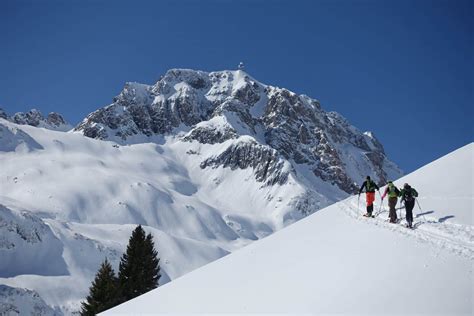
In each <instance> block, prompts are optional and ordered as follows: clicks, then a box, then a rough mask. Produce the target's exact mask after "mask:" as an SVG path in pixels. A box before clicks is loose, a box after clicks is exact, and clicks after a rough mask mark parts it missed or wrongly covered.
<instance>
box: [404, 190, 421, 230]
mask: <svg viewBox="0 0 474 316" xmlns="http://www.w3.org/2000/svg"><path fill="white" fill-rule="evenodd" d="M416 197H418V192H416V190H415V189H414V188H412V187H411V186H410V185H409V184H408V183H405V184H404V185H403V189H402V190H401V191H400V198H401V201H403V202H404V203H405V211H406V220H407V223H408V225H407V226H408V227H410V228H413V226H412V223H413V208H414V207H415V198H416Z"/></svg>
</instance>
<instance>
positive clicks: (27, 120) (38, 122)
mask: <svg viewBox="0 0 474 316" xmlns="http://www.w3.org/2000/svg"><path fill="white" fill-rule="evenodd" d="M0 117H1V118H4V119H6V120H9V121H11V122H13V123H15V124H19V125H30V126H34V127H42V128H47V129H52V130H59V131H67V130H70V129H71V128H72V126H71V125H69V124H68V123H67V122H66V120H65V119H64V118H63V116H62V115H61V114H59V113H56V112H51V113H49V114H48V115H47V116H46V117H44V116H43V114H42V113H41V112H40V111H38V110H36V109H32V110H30V111H28V112H17V113H15V114H14V115H13V116H11V117H10V116H8V114H7V113H6V112H5V111H4V110H3V109H1V108H0Z"/></svg>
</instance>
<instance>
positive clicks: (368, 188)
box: [359, 176, 379, 217]
mask: <svg viewBox="0 0 474 316" xmlns="http://www.w3.org/2000/svg"><path fill="white" fill-rule="evenodd" d="M364 188H365V200H366V201H367V213H366V214H364V216H367V217H372V212H373V211H374V201H375V190H377V191H379V187H378V186H377V184H376V183H375V182H374V181H372V180H371V179H370V176H367V178H366V179H365V181H364V183H362V186H361V187H360V189H359V196H360V194H361V193H362V190H364Z"/></svg>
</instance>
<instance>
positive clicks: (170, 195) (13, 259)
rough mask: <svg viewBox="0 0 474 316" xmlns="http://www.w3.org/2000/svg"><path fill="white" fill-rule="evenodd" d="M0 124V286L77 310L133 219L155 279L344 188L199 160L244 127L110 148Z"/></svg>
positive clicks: (117, 253)
mask: <svg viewBox="0 0 474 316" xmlns="http://www.w3.org/2000/svg"><path fill="white" fill-rule="evenodd" d="M0 131H1V132H2V133H1V134H0V166H1V168H0V256H1V262H0V267H2V269H1V270H0V284H4V285H7V286H9V287H12V288H16V289H17V290H18V291H20V290H21V289H29V290H33V291H35V292H36V293H38V295H39V296H40V297H41V299H42V300H44V301H45V302H46V304H48V305H49V306H50V307H51V308H53V309H54V310H55V311H57V312H62V313H64V314H72V313H74V312H77V311H78V310H79V309H80V302H81V301H82V300H84V299H85V297H86V296H87V294H88V289H89V286H90V284H91V281H92V280H93V278H94V275H95V273H96V272H97V269H98V267H99V266H100V263H101V262H102V261H103V260H104V259H105V258H108V259H109V261H111V263H112V265H113V267H114V268H115V269H117V268H118V264H119V260H120V257H121V255H122V254H123V252H124V251H125V248H126V245H127V243H128V239H129V237H130V234H131V232H132V230H133V229H134V228H135V227H136V225H137V224H141V225H143V226H144V229H145V230H146V231H147V232H150V233H152V234H153V236H154V238H155V243H156V247H157V250H158V253H159V257H160V259H161V261H160V262H161V268H162V278H161V279H160V284H165V283H167V282H169V281H170V280H173V279H176V278H178V277H180V276H182V275H184V274H185V273H188V272H190V271H192V270H194V269H196V268H198V267H200V266H203V265H205V264H207V263H209V262H211V261H214V260H216V259H218V258H221V257H222V256H225V255H227V254H228V253H230V252H232V251H235V250H236V249H239V248H241V247H242V246H245V245H247V244H249V243H251V242H253V241H255V240H258V239H261V238H263V237H265V236H268V235H270V234H272V233H273V232H275V231H277V230H279V229H281V228H282V227H284V226H285V225H288V224H290V223H293V222H295V221H297V220H299V219H301V218H303V217H304V216H306V215H307V214H303V213H302V212H300V211H298V210H297V209H298V208H297V207H296V206H299V205H301V204H304V205H303V206H304V208H307V209H309V210H311V209H313V210H317V209H320V208H322V207H325V206H327V205H330V204H331V203H333V202H335V201H336V200H338V199H340V198H341V197H344V196H347V194H346V193H344V192H342V191H340V190H339V189H338V188H336V187H335V186H332V185H331V184H329V183H323V182H322V183H321V184H318V186H320V188H321V191H320V192H322V193H324V194H322V193H318V192H312V195H311V196H307V195H308V187H307V184H306V183H303V182H302V181H303V180H304V178H303V180H301V179H298V178H297V177H296V176H294V175H292V174H290V176H289V178H288V181H287V182H286V183H285V184H284V185H278V184H276V185H273V186H265V185H263V183H261V182H258V181H257V180H256V179H255V175H254V173H253V170H252V168H247V169H236V170H231V169H230V168H223V167H219V168H207V169H202V168H201V167H200V162H201V161H202V160H204V159H206V158H208V157H211V156H214V155H216V154H218V153H220V152H221V151H222V150H224V149H225V148H227V147H228V146H231V145H232V144H237V143H240V142H249V141H253V138H252V137H251V136H249V135H243V136H241V137H239V138H237V139H230V140H228V141H225V142H224V143H222V144H216V145H210V144H200V143H198V142H191V143H189V142H184V141H182V140H181V137H183V136H185V134H186V132H187V130H186V129H184V130H183V132H181V133H177V134H176V135H173V136H166V137H162V136H160V137H158V136H157V137H156V138H155V139H154V142H153V143H139V144H133V145H125V146H122V145H118V144H117V143H114V142H111V141H101V140H95V139H91V138H87V137H84V136H83V135H82V134H80V133H74V132H68V133H65V132H59V131H53V130H48V129H44V128H37V127H33V126H29V125H17V124H14V123H12V122H9V121H7V120H4V119H0ZM148 141H149V140H148ZM288 168H289V167H288ZM304 181H306V180H304ZM22 231H27V232H28V233H30V234H31V236H32V238H33V239H34V237H35V236H36V237H37V235H36V234H35V232H39V233H40V234H39V236H40V238H36V239H37V240H36V242H27V240H26V239H24V237H25V234H21V233H18V232H22ZM27 239H28V238H27ZM0 303H1V302H0Z"/></svg>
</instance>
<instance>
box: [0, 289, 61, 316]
mask: <svg viewBox="0 0 474 316" xmlns="http://www.w3.org/2000/svg"><path fill="white" fill-rule="evenodd" d="M0 315H8V316H10V315H37V316H59V315H61V313H60V312H58V311H55V310H53V309H52V308H51V307H49V306H48V305H47V304H46V303H45V302H44V301H43V300H42V299H41V297H40V296H39V295H38V293H36V292H35V291H30V290H27V289H17V288H12V287H9V286H5V285H0Z"/></svg>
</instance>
